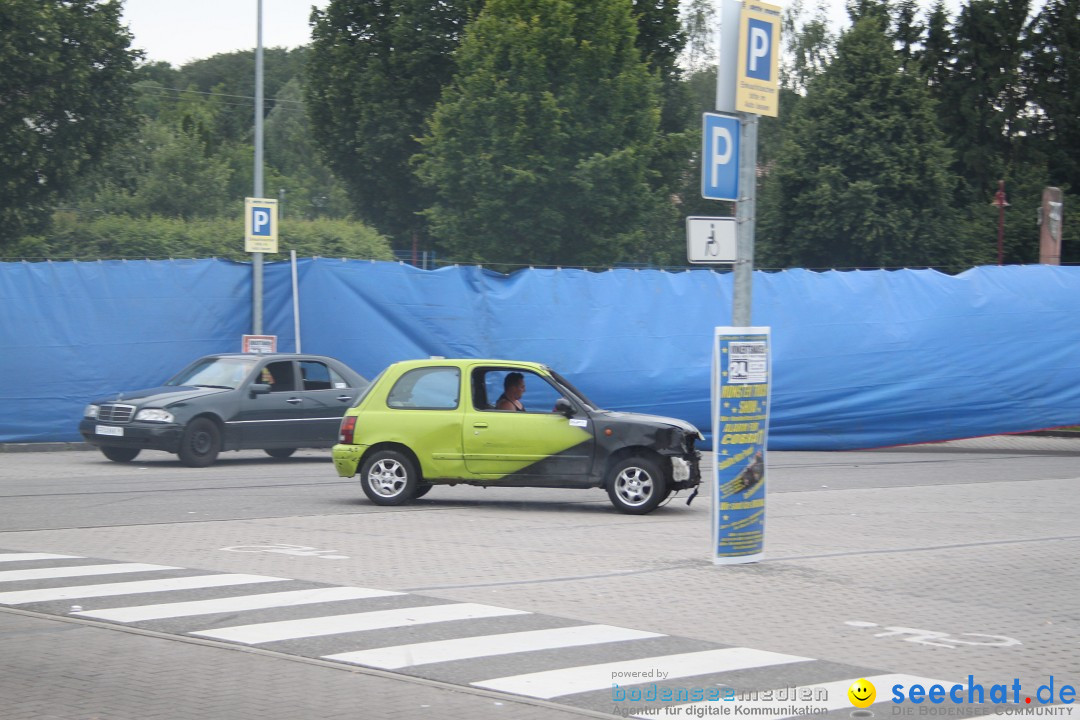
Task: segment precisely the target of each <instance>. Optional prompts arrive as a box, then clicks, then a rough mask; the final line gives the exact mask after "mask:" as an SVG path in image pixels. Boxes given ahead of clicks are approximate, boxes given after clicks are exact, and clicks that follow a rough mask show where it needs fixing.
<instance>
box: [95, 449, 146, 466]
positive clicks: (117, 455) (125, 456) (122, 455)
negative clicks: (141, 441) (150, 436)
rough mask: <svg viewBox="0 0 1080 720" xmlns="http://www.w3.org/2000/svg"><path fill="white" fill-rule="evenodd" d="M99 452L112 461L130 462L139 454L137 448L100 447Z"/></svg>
mask: <svg viewBox="0 0 1080 720" xmlns="http://www.w3.org/2000/svg"><path fill="white" fill-rule="evenodd" d="M101 454H102V455H104V456H105V457H107V458H109V459H110V460H112V461H113V462H120V463H125V462H131V461H132V460H134V459H135V458H136V457H137V456H138V454H139V448H126V447H109V446H105V447H103V448H101Z"/></svg>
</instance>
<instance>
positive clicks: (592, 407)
mask: <svg viewBox="0 0 1080 720" xmlns="http://www.w3.org/2000/svg"><path fill="white" fill-rule="evenodd" d="M548 370H549V371H550V372H551V377H553V378H555V380H557V381H558V383H559V384H560V385H562V386H563V388H564V389H565V390H567V391H569V393H570V394H571V395H573V396H574V397H576V398H577V399H578V401H580V402H581V403H582V404H583V405H585V407H587V408H589V409H590V410H599V409H600V408H599V407H598V406H597V405H596V403H594V402H592V401H591V400H589V398H587V397H585V393H583V392H581V391H580V390H578V389H577V388H576V387H574V386H573V384H572V383H571V382H570V381H569V380H567V379H566V378H564V377H563V376H562V375H560V374H559V373H557V372H555V371H554V370H551V368H548Z"/></svg>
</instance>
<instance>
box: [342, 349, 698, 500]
mask: <svg viewBox="0 0 1080 720" xmlns="http://www.w3.org/2000/svg"><path fill="white" fill-rule="evenodd" d="M701 439H703V438H702V435H701V433H700V432H698V430H697V428H695V427H694V426H693V425H690V424H689V423H687V422H684V421H682V420H676V419H675V418H667V417H657V416H654V415H640V414H637V413H624V412H610V411H607V410H601V409H600V408H598V407H597V406H596V405H594V404H593V403H592V402H590V401H589V400H588V398H586V397H585V395H584V394H583V393H582V392H581V391H579V390H577V389H576V388H575V387H574V386H573V385H571V384H570V383H569V382H567V381H566V380H565V379H564V378H562V377H561V376H560V375H559V374H558V373H556V372H554V371H553V370H551V369H550V368H548V367H547V366H545V365H541V364H539V363H534V362H511V361H506V360H476V359H468V360H447V359H443V358H431V359H427V360H409V361H405V362H399V363H395V364H393V365H391V366H390V367H388V368H387V369H386V370H384V371H383V372H382V373H381V374H380V375H379V377H377V378H376V379H375V381H374V382H372V383H371V385H370V386H369V387H368V389H367V390H366V391H365V392H364V393H363V395H361V396H360V398H359V399H358V400H357V401H356V403H355V404H354V405H353V407H351V408H350V409H348V410H347V411H346V412H345V416H344V417H343V418H342V422H341V429H340V432H339V435H338V444H337V445H335V446H334V450H333V456H334V467H335V468H336V470H337V473H338V475H340V476H341V477H353V476H354V475H356V474H357V473H359V475H360V484H361V486H362V487H363V489H364V494H366V495H367V496H368V498H370V499H371V501H372V502H374V503H376V504H378V505H400V504H402V503H405V502H408V501H409V500H412V499H413V498H418V497H420V496H422V495H424V494H426V493H427V492H428V491H429V490H431V488H432V487H434V486H435V485H457V484H459V483H464V484H468V485H482V486H502V487H552V488H604V489H605V490H607V493H608V496H609V497H610V499H611V502H612V504H613V505H614V506H615V507H616V508H618V509H619V510H621V511H622V512H625V513H630V514H634V515H643V514H645V513H647V512H650V511H652V510H654V509H655V508H656V507H657V506H658V505H659V504H660V503H661V502H663V501H664V500H665V499H667V497H668V496H669V495H670V494H671V493H672V492H673V491H675V490H690V489H695V488H696V487H697V486H698V485H699V484H700V483H701V470H700V464H699V463H700V457H701V454H700V453H699V452H698V451H697V450H696V449H695V448H694V443H695V441H697V440H701ZM696 494H697V491H696V490H694V493H693V494H692V495H691V496H690V499H691V500H692V499H693V497H694V495H696Z"/></svg>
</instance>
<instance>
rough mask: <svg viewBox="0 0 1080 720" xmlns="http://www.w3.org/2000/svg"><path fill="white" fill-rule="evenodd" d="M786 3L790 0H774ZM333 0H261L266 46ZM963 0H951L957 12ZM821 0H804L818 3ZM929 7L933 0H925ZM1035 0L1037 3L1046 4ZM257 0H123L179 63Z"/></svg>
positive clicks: (840, 5) (154, 55) (248, 22)
mask: <svg viewBox="0 0 1080 720" xmlns="http://www.w3.org/2000/svg"><path fill="white" fill-rule="evenodd" d="M773 2H774V4H778V5H780V6H781V7H786V6H787V5H788V4H789V2H790V0H773ZM328 3H329V0H262V5H263V47H264V48H268V47H288V48H293V47H297V46H299V45H306V44H307V43H308V42H310V40H311V28H310V27H309V26H308V16H309V15H310V13H311V7H312V6H313V5H314V6H316V7H319V8H325V7H326V5H327V4H328ZM960 4H961V0H946V3H945V5H946V7H947V8H948V10H949V12H950V14H951V15H952V16H954V17H955V14H956V12H957V10H958V9H959V7H960ZM816 5H817V1H816V0H803V6H804V7H806V8H808V9H809V8H813V7H815V6H816ZM920 5H922V6H923V7H924V8H926V7H929V6H930V5H932V0H920ZM1041 5H1042V0H1036V2H1034V3H1033V6H1041ZM826 6H827V7H828V8H829V16H830V17H831V18H832V19H833V22H834V23H835V24H836V25H837V28H839V27H841V26H843V25H846V24H847V14H846V13H845V11H844V7H845V3H844V0H826ZM257 8H258V0H124V22H125V23H126V24H127V25H128V27H129V28H130V29H131V32H132V34H133V35H134V36H135V40H134V43H133V45H134V46H135V47H136V48H141V49H143V50H145V51H146V59H147V60H149V61H156V60H164V61H166V62H169V63H172V64H173V65H174V66H177V67H179V66H180V65H183V64H184V63H187V62H190V61H191V60H201V59H203V58H208V57H210V56H211V55H216V54H218V53H225V52H233V51H235V50H251V49H253V48H254V47H255V44H256V35H255V33H256V24H257V21H256V16H257V12H256V9H257Z"/></svg>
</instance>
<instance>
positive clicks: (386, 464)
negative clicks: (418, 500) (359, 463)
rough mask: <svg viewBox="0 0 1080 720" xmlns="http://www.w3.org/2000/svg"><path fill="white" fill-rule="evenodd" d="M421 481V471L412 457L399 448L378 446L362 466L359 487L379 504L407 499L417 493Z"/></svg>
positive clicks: (401, 501) (395, 503)
mask: <svg viewBox="0 0 1080 720" xmlns="http://www.w3.org/2000/svg"><path fill="white" fill-rule="evenodd" d="M419 484H420V473H419V472H418V471H417V469H416V466H415V465H414V464H413V461H412V460H411V459H410V458H409V457H407V456H406V455H404V454H403V453H400V452H398V451H397V450H379V451H378V452H376V453H374V454H372V455H371V457H369V458H368V459H367V460H365V461H364V466H363V468H361V470H360V487H362V488H363V489H364V494H365V495H367V496H368V499H369V500H371V502H373V503H375V504H376V505H401V504H402V503H405V502H408V501H409V500H412V499H413V498H414V497H416V493H417V487H418V486H419ZM425 484H426V483H425Z"/></svg>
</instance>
